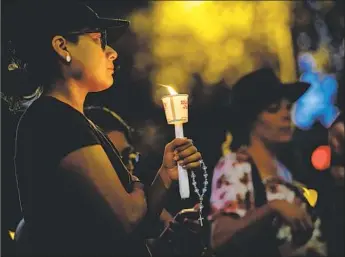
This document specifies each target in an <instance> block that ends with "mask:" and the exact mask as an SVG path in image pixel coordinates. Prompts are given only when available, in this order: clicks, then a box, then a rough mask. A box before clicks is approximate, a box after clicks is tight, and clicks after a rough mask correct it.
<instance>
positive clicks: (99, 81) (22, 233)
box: [7, 2, 201, 256]
mask: <svg viewBox="0 0 345 257" xmlns="http://www.w3.org/2000/svg"><path fill="white" fill-rule="evenodd" d="M21 4H22V6H19V7H18V9H16V10H15V13H16V14H15V15H16V16H15V18H14V19H13V21H12V22H9V23H7V24H11V25H12V26H13V27H11V31H12V32H13V34H12V35H11V40H12V42H13V43H14V45H15V47H16V52H15V54H16V55H17V56H18V57H20V58H21V59H22V61H23V62H24V63H27V65H26V67H25V69H26V70H27V72H29V74H30V76H31V79H32V81H31V85H40V86H42V88H43V94H42V95H41V96H40V97H39V98H38V99H37V100H36V101H34V102H33V103H32V104H31V105H30V107H29V108H28V109H27V110H26V112H25V113H24V114H23V116H22V117H21V120H20V122H19V125H18V129H17V137H16V152H15V165H16V175H17V183H18V188H19V194H20V201H21V207H22V213H23V216H24V222H22V223H21V226H20V228H19V229H18V230H17V233H16V241H17V246H18V250H19V254H23V255H28V256H29V255H30V256H138V255H140V256H143V255H145V253H144V252H143V251H145V245H144V242H143V240H142V237H141V235H140V234H138V233H137V232H136V231H137V228H138V226H139V225H140V224H141V223H142V222H144V221H145V220H146V219H156V218H158V217H159V215H160V213H161V211H162V208H163V204H164V198H165V195H166V193H167V191H168V190H169V188H170V186H171V184H172V183H174V181H176V180H177V179H178V171H177V162H179V163H180V164H181V165H183V166H184V167H185V168H186V169H194V168H198V167H199V166H200V162H199V160H200V159H201V155H200V153H199V152H198V151H197V149H196V148H195V147H194V146H193V143H192V141H191V140H189V139H186V138H179V139H175V140H173V141H172V142H170V143H168V144H167V145H166V147H165V151H164V157H163V162H162V165H161V168H160V170H159V171H158V173H157V176H156V178H155V180H154V182H153V183H152V185H151V186H150V187H149V188H144V187H143V184H141V183H140V181H139V180H138V179H137V178H135V177H134V176H132V175H131V174H130V172H128V170H127V169H126V167H125V165H124V164H123V162H122V161H121V158H120V156H119V155H118V152H117V151H116V150H115V148H114V146H113V144H112V143H111V141H110V140H109V138H108V136H107V135H105V134H104V133H103V132H102V131H101V130H99V129H98V127H97V126H95V124H93V123H92V122H91V121H90V120H88V119H87V118H86V117H85V116H84V111H83V105H84V101H85V98H86V96H87V94H88V93H89V92H99V91H102V90H105V89H107V88H109V87H110V86H111V85H112V84H113V73H114V64H113V62H114V61H115V59H116V58H117V53H116V51H115V50H114V49H112V48H111V47H110V46H108V45H107V41H106V39H107V34H106V33H107V31H110V30H112V33H111V34H110V35H112V36H114V37H116V38H118V37H119V36H120V35H122V34H123V33H124V32H125V31H126V29H127V27H128V25H129V23H128V21H125V20H116V19H102V18H99V17H98V15H97V14H96V13H94V11H93V10H92V9H90V8H89V7H87V6H85V5H83V4H76V3H75V2H68V4H62V3H60V2H54V3H52V2H49V3H48V4H45V3H43V2H40V3H39V5H38V6H34V4H33V3H32V2H30V3H29V6H26V5H25V4H24V3H21ZM24 5H25V6H24ZM38 7H39V8H38ZM33 8H34V10H33ZM18 17H20V18H18ZM21 18H23V21H25V22H23V23H21V24H20V25H19V26H20V28H16V25H17V24H16V22H17V23H18V22H19V21H20V20H21ZM19 31H20V34H19ZM18 34H19V35H18ZM23 87H25V85H23ZM26 89H27V88H26Z"/></svg>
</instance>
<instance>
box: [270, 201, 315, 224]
mask: <svg viewBox="0 0 345 257" xmlns="http://www.w3.org/2000/svg"><path fill="white" fill-rule="evenodd" d="M268 204H269V206H270V208H271V209H272V210H273V211H275V212H276V213H277V214H278V215H279V216H280V217H281V218H282V219H283V220H284V221H285V222H286V223H288V225H290V226H291V228H292V230H293V231H301V230H302V231H308V230H310V229H312V228H313V222H312V219H311V217H310V215H309V214H308V213H307V211H306V210H305V209H303V208H302V207H301V206H298V205H296V204H294V203H289V202H287V201H285V200H273V201H270V202H269V203H268Z"/></svg>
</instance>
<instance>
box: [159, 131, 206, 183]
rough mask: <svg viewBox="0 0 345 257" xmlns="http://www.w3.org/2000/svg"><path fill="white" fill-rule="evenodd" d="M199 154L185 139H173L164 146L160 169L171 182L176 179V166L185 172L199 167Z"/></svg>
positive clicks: (191, 142)
mask: <svg viewBox="0 0 345 257" xmlns="http://www.w3.org/2000/svg"><path fill="white" fill-rule="evenodd" d="M201 159H202V157H201V153H200V152H198V149H197V148H196V147H195V146H194V145H193V141H192V140H191V139H187V138H175V139H174V140H172V141H171V142H170V143H168V144H167V145H166V146H165V150H164V157H163V164H162V168H163V169H164V170H165V171H166V172H167V174H168V175H169V177H170V179H171V180H177V179H178V169H177V164H180V165H181V166H182V167H184V168H185V169H186V170H192V169H195V168H199V167H200V165H201V164H200V160H201Z"/></svg>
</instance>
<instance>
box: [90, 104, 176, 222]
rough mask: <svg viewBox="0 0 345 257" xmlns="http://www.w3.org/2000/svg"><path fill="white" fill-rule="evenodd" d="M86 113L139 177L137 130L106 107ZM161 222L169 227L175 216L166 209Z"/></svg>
mask: <svg viewBox="0 0 345 257" xmlns="http://www.w3.org/2000/svg"><path fill="white" fill-rule="evenodd" d="M84 112H85V115H86V116H87V117H88V118H89V119H90V120H92V121H93V122H94V123H95V124H96V125H97V126H99V127H100V129H102V130H103V131H104V133H106V134H107V135H108V137H109V139H110V141H111V142H112V143H113V144H114V146H115V148H116V149H117V150H118V152H119V155H120V156H121V158H122V161H123V162H124V164H125V165H126V167H127V170H128V171H129V172H130V173H131V174H133V175H136V176H138V175H137V174H136V173H135V167H136V166H137V164H138V163H139V161H140V153H139V152H137V151H135V148H134V145H135V141H136V138H137V137H138V136H135V135H136V134H137V133H136V131H135V129H134V128H132V127H131V126H129V125H128V124H127V122H126V121H124V120H123V119H122V118H121V116H119V115H118V114H117V113H115V112H114V111H112V110H110V109H108V108H106V107H101V106H87V107H86V108H84ZM160 220H161V222H163V223H164V226H165V227H167V226H169V223H170V222H172V221H173V216H172V215H171V214H170V213H169V212H168V211H167V210H166V209H163V211H162V213H161V215H160Z"/></svg>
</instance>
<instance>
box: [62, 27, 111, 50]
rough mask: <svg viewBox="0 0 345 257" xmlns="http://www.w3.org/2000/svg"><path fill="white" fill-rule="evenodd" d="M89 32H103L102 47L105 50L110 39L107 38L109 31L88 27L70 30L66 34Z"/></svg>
mask: <svg viewBox="0 0 345 257" xmlns="http://www.w3.org/2000/svg"><path fill="white" fill-rule="evenodd" d="M88 33H100V34H101V38H100V39H101V47H102V49H103V50H105V47H106V46H107V45H108V40H107V31H106V30H100V29H92V30H90V29H86V30H82V31H73V32H68V33H67V34H66V35H84V34H88Z"/></svg>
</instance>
